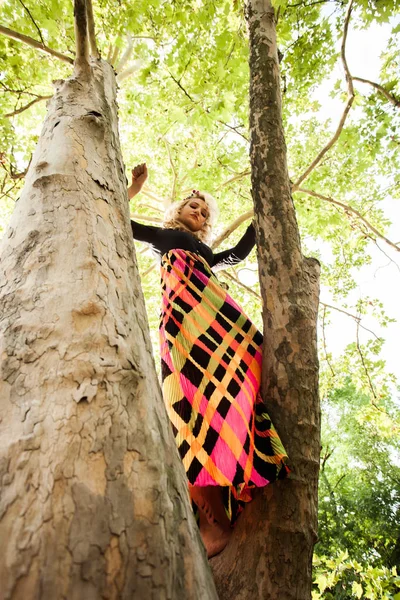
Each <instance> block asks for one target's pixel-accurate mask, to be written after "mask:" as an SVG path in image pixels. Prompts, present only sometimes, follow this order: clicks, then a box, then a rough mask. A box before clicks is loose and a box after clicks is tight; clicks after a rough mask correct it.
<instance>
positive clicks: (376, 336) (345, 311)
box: [320, 302, 382, 340]
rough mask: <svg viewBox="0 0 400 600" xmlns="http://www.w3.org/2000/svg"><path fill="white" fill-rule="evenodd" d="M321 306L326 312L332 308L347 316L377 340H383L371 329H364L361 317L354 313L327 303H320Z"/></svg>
mask: <svg viewBox="0 0 400 600" xmlns="http://www.w3.org/2000/svg"><path fill="white" fill-rule="evenodd" d="M320 305H321V306H323V307H324V311H325V309H326V308H331V309H332V310H336V311H337V312H340V313H342V314H343V315H347V316H348V317H351V318H352V319H354V320H355V322H356V323H357V324H358V326H359V327H361V328H362V329H364V330H365V331H368V333H371V334H372V335H373V336H374V337H375V338H376V339H377V340H381V339H382V338H380V337H379V336H378V335H376V333H374V332H373V331H371V329H368V328H367V327H364V325H361V317H359V316H357V315H353V314H352V313H349V312H347V310H344V309H343V308H338V307H337V306H332V305H331V304H326V302H320ZM324 317H325V312H324Z"/></svg>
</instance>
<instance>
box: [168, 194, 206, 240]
mask: <svg viewBox="0 0 400 600" xmlns="http://www.w3.org/2000/svg"><path fill="white" fill-rule="evenodd" d="M192 198H201V199H202V200H204V202H205V203H206V204H207V208H208V217H207V220H206V222H205V223H204V225H203V227H202V228H201V229H200V230H199V231H191V230H190V229H189V227H186V226H185V225H184V224H183V223H181V221H180V220H179V215H180V214H181V211H182V209H183V207H184V206H186V204H187V203H188V202H190V200H192ZM217 216H218V207H217V203H216V201H215V199H214V198H213V197H212V196H211V194H207V192H199V191H195V190H193V192H192V194H191V195H190V196H187V198H184V199H183V200H180V201H178V202H173V203H172V204H171V206H169V207H168V208H167V210H166V211H165V214H164V222H163V227H164V228H165V229H178V230H179V231H188V232H189V233H191V234H192V235H194V236H195V237H197V238H198V239H199V240H201V241H202V242H209V241H210V238H211V232H212V226H213V225H214V223H215V220H216V218H217Z"/></svg>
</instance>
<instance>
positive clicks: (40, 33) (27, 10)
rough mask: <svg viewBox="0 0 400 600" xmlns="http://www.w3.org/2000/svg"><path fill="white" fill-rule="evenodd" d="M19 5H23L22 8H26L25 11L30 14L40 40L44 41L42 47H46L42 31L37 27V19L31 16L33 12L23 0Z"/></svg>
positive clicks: (20, 0)
mask: <svg viewBox="0 0 400 600" xmlns="http://www.w3.org/2000/svg"><path fill="white" fill-rule="evenodd" d="M19 3H20V4H22V6H23V7H24V9H25V10H26V12H27V13H28V15H29V16H30V18H31V21H32V23H33V24H34V26H35V27H36V29H37V32H38V34H39V37H40V39H41V41H42V45H43V46H45V43H44V39H43V36H42V32H41V31H40V29H39V27H38V26H37V24H36V21H35V19H34V18H33V16H32V14H31V11H30V10H29V8H28V7H27V6H25V4H24V3H23V2H22V0H19Z"/></svg>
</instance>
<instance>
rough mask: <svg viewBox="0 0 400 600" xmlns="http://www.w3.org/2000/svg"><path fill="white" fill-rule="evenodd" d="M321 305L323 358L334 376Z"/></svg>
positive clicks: (324, 314)
mask: <svg viewBox="0 0 400 600" xmlns="http://www.w3.org/2000/svg"><path fill="white" fill-rule="evenodd" d="M323 307H324V312H323V314H322V341H323V344H324V353H325V360H326V362H327V365H328V367H329V368H330V370H331V373H332V377H335V376H336V373H335V371H334V370H333V368H332V365H331V363H330V361H329V356H328V350H327V347H326V336H325V317H326V304H324V305H323ZM324 462H325V461H324Z"/></svg>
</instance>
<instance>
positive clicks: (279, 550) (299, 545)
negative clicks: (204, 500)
mask: <svg viewBox="0 0 400 600" xmlns="http://www.w3.org/2000/svg"><path fill="white" fill-rule="evenodd" d="M247 18H248V25H249V34H250V133H251V149H250V155H251V166H252V188H253V198H254V207H255V214H256V220H257V225H258V241H259V265H260V281H261V290H262V296H263V299H264V306H263V317H264V361H263V385H262V393H263V397H264V399H265V401H266V403H267V407H268V412H269V413H270V415H271V418H272V419H273V421H274V423H275V425H276V427H277V429H278V432H279V434H280V436H281V438H282V440H283V442H284V444H285V446H286V450H287V451H288V453H289V456H290V466H291V468H292V474H291V476H290V478H289V479H287V480H285V481H282V482H278V483H274V484H273V485H271V486H268V487H267V488H266V489H265V490H263V492H261V493H259V494H258V496H257V498H256V500H255V501H254V502H253V503H252V504H250V505H249V506H248V507H246V509H245V512H244V513H243V515H242V517H241V518H240V519H239V522H238V526H237V530H236V532H235V534H234V537H233V539H232V541H231V543H230V544H229V546H228V548H227V549H226V551H225V552H224V553H223V554H222V555H221V556H220V557H217V558H215V559H214V560H213V571H214V576H215V579H216V583H217V590H218V592H219V596H220V599H221V600H225V599H228V598H229V599H230V598H235V599H236V600H247V599H249V598H251V599H252V600H257V599H260V600H261V599H266V598H268V600H292V599H293V600H294V599H296V600H308V599H309V598H310V597H311V584H312V573H311V568H312V554H313V546H314V543H315V541H316V531H317V492H318V468H319V450H320V441H319V439H320V438H319V435H320V409H319V399H318V358H317V348H316V321H317V305H318V291H319V285H318V281H319V265H318V263H317V261H316V260H314V259H308V258H304V257H303V256H302V253H301V248H300V240H299V232H298V227H297V223H296V217H295V212H294V207H293V202H292V199H291V194H290V182H289V177H288V173H287V164H286V147H285V141H284V135H283V128H282V117H281V97H280V84H279V63H278V57H277V46H276V32H275V22H274V13H273V9H272V6H271V4H270V1H269V0H248V4H247Z"/></svg>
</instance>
